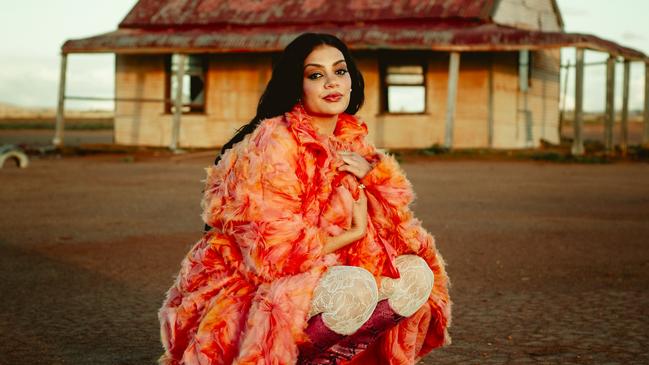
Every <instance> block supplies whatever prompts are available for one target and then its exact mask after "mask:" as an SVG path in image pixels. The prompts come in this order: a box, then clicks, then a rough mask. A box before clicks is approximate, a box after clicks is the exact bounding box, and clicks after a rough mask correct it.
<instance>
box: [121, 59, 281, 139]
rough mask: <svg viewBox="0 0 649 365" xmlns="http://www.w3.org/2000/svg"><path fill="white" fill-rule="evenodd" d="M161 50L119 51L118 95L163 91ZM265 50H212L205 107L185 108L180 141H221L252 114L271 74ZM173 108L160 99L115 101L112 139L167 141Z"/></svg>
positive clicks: (150, 95)
mask: <svg viewBox="0 0 649 365" xmlns="http://www.w3.org/2000/svg"><path fill="white" fill-rule="evenodd" d="M164 60H165V58H164V56H144V55H118V56H117V65H116V76H115V77H116V80H115V85H116V87H115V93H116V97H117V98H145V99H147V98H148V99H162V98H164V97H165V78H166V74H165V61H164ZM270 65H271V60H270V56H268V55H256V56H255V57H249V56H247V55H211V56H210V58H209V62H208V74H207V81H206V87H207V88H208V90H207V92H206V106H205V113H200V114H183V116H182V121H181V126H180V140H179V144H180V146H181V147H182V146H185V147H214V146H220V145H223V144H224V143H225V142H227V141H228V139H229V138H230V137H232V135H233V134H234V132H235V131H236V129H237V128H239V127H240V126H241V125H242V124H244V123H246V122H248V121H250V119H252V117H253V116H254V114H255V110H256V108H257V102H258V101H259V96H260V95H261V92H262V91H263V88H264V87H265V86H266V83H267V82H268V80H269V79H270V72H271V67H270ZM171 123H172V114H169V113H165V107H164V104H163V103H150V102H149V103H134V102H118V103H116V108H115V141H116V143H118V144H125V145H143V146H167V145H168V144H169V142H170V140H171Z"/></svg>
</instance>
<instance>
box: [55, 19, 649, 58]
mask: <svg viewBox="0 0 649 365" xmlns="http://www.w3.org/2000/svg"><path fill="white" fill-rule="evenodd" d="M306 31H317V32H324V33H331V34H334V35H336V36H337V37H339V38H341V39H342V40H343V41H344V42H345V43H346V44H347V45H348V46H349V47H350V48H351V49H354V50H366V49H423V50H438V51H505V50H517V49H543V48H558V47H585V48H589V49H594V50H600V51H603V52H609V53H611V54H614V55H618V56H623V57H627V58H631V59H646V57H647V56H646V55H644V53H642V52H640V51H637V50H634V49H631V48H627V47H623V46H620V45H618V44H616V43H614V42H611V41H607V40H604V39H601V38H598V37H596V36H593V35H589V34H578V33H561V32H541V31H532V30H524V29H517V28H511V27H506V26H501V25H497V24H481V25H476V26H471V27H467V26H463V25H458V24H457V23H454V22H452V23H443V22H442V23H438V24H436V25H430V24H416V23H414V22H410V23H409V24H405V23H393V24H382V25H366V26H363V27H358V26H353V25H347V26H338V27H336V26H329V27H317V28H316V27H304V26H297V25H296V26H283V27H273V28H270V29H269V28H267V27H246V28H245V29H236V30H229V31H228V30H218V31H206V30H204V29H194V30H184V31H176V30H143V29H118V30H117V31H114V32H110V33H106V34H102V35H99V36H95V37H90V38H85V39H80V40H72V41H67V42H66V43H65V44H64V46H63V52H64V53H88V52H115V53H172V52H181V53H208V52H210V53H225V52H268V51H279V50H282V49H284V47H285V46H286V45H287V44H288V43H290V42H291V41H292V40H293V39H294V38H295V37H297V36H298V35H299V34H301V33H303V32H306Z"/></svg>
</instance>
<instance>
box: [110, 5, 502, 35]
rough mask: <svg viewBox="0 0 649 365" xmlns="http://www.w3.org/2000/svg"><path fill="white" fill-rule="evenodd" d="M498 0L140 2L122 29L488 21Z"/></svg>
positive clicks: (129, 14)
mask: <svg viewBox="0 0 649 365" xmlns="http://www.w3.org/2000/svg"><path fill="white" fill-rule="evenodd" d="M495 3H496V0H347V1H341V0H336V1H332V0H235V1H224V0H140V1H139V2H138V3H137V4H136V5H135V6H134V7H133V9H132V10H131V11H130V12H129V13H128V15H127V16H126V18H124V20H123V21H122V22H121V23H120V25H119V27H120V28H151V27H155V28H161V27H169V26H173V27H179V26H180V27H197V26H213V25H227V24H229V25H255V24H257V25H261V24H264V25H267V26H268V25H290V24H305V23H309V24H314V23H336V24H340V23H357V22H374V21H383V20H387V21H390V20H404V19H411V20H412V19H420V20H422V19H453V18H456V19H475V20H487V19H488V18H489V17H490V15H491V12H492V10H493V7H494V4H495Z"/></svg>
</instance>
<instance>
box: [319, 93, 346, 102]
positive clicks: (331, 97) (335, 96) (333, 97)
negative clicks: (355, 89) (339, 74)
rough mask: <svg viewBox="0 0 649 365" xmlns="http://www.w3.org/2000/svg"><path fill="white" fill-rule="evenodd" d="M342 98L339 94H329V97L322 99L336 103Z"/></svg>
mask: <svg viewBox="0 0 649 365" xmlns="http://www.w3.org/2000/svg"><path fill="white" fill-rule="evenodd" d="M342 97H343V96H342V95H341V94H331V95H327V96H325V97H324V98H323V99H325V100H327V101H330V102H336V101H338V100H340V99H341V98H342Z"/></svg>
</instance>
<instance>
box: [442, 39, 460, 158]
mask: <svg viewBox="0 0 649 365" xmlns="http://www.w3.org/2000/svg"><path fill="white" fill-rule="evenodd" d="M459 71H460V53H459V52H451V54H450V58H449V64H448V90H447V96H446V97H447V99H446V134H445V136H444V146H445V147H446V148H452V147H453V128H454V123H455V102H456V97H457V81H458V75H459Z"/></svg>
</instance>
